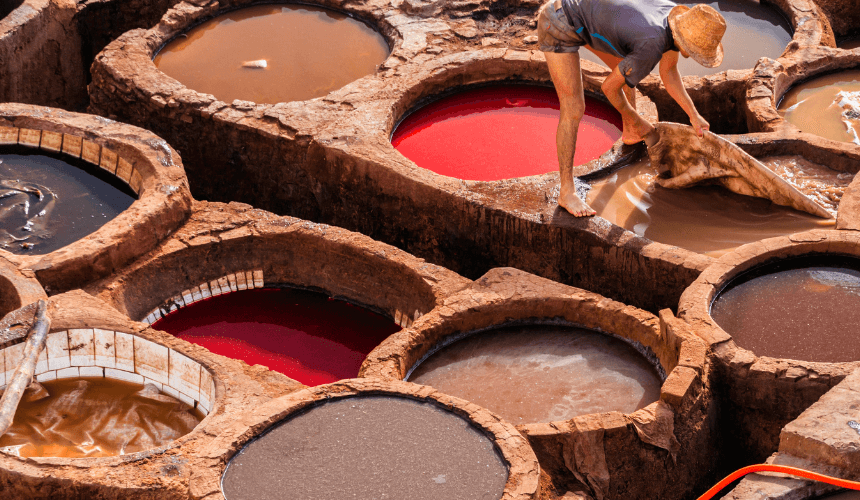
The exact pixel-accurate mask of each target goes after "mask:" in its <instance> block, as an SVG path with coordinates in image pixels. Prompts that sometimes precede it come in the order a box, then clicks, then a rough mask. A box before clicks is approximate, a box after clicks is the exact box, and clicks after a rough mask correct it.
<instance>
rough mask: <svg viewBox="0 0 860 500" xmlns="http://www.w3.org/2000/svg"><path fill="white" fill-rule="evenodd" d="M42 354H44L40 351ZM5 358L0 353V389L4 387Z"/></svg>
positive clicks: (5, 379)
mask: <svg viewBox="0 0 860 500" xmlns="http://www.w3.org/2000/svg"><path fill="white" fill-rule="evenodd" d="M42 352H45V351H44V350H42ZM7 380H8V379H7V378H6V356H5V354H4V353H2V352H0V387H2V386H4V385H6V381H7Z"/></svg>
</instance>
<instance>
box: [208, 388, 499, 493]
mask: <svg viewBox="0 0 860 500" xmlns="http://www.w3.org/2000/svg"><path fill="white" fill-rule="evenodd" d="M507 480H508V471H507V467H506V465H505V463H504V461H503V460H502V458H501V455H500V454H499V452H498V451H497V450H496V448H495V445H494V443H493V442H492V441H490V440H489V439H488V438H487V437H486V436H485V435H484V434H483V432H481V431H480V430H478V429H477V428H476V427H474V426H473V425H472V424H471V423H470V422H469V421H467V420H465V419H463V418H461V417H459V416H457V415H456V414H454V413H452V412H449V411H446V410H443V409H442V408H440V407H438V406H436V405H435V404H432V403H427V402H422V401H415V400H412V399H408V398H401V397H387V396H359V397H353V398H344V399H338V400H335V401H331V402H328V403H323V404H321V405H319V406H315V407H313V408H311V409H310V410H308V411H306V412H304V413H301V414H299V415H297V416H294V417H290V418H288V420H286V421H285V422H283V423H280V424H277V425H276V426H275V427H274V428H273V429H271V430H270V431H268V432H267V433H266V434H264V435H263V436H262V437H260V438H259V439H257V440H256V441H252V442H251V443H250V444H248V445H247V446H246V447H245V448H244V449H243V450H242V451H241V452H239V453H238V454H236V456H235V457H233V459H232V460H231V461H230V464H229V466H228V467H227V470H226V471H225V472H224V476H223V482H222V485H223V491H224V497H225V498H227V500H282V499H296V500H298V499H302V500H345V499H356V500H377V499H379V500H381V499H392V500H406V499H408V500H440V499H445V500H493V499H498V498H501V496H502V494H503V492H504V488H505V484H506V483H507Z"/></svg>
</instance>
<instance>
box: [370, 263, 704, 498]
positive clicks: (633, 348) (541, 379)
mask: <svg viewBox="0 0 860 500" xmlns="http://www.w3.org/2000/svg"><path fill="white" fill-rule="evenodd" d="M661 332H662V333H661ZM705 356H706V349H705V344H704V342H702V341H701V339H699V338H697V337H696V336H695V335H694V334H692V333H691V332H690V331H689V329H688V327H687V325H686V324H685V323H684V322H682V321H680V320H678V319H677V318H675V317H674V316H672V314H671V312H669V311H668V310H664V311H662V312H661V314H660V318H659V319H658V318H657V317H655V316H654V315H652V314H650V313H647V312H645V311H642V310H639V309H636V308H634V307H631V306H625V305H623V304H620V303H617V302H614V301H611V300H609V299H606V298H604V297H601V296H599V295H597V294H594V293H590V292H586V291H584V290H580V289H576V288H572V287H568V286H565V285H561V284H558V283H555V282H551V281H549V280H545V279H542V278H538V277H536V276H534V275H530V274H528V273H525V272H522V271H519V270H516V269H513V268H497V269H493V270H491V271H490V272H488V273H487V274H485V275H484V276H483V277H481V278H479V279H477V280H476V281H475V282H474V283H473V284H472V285H471V286H469V287H467V288H465V289H463V290H462V291H461V292H459V293H457V294H455V295H452V296H451V297H449V298H448V299H446V301H445V305H444V306H442V307H439V308H437V309H435V310H433V311H431V312H430V313H428V314H427V315H425V316H423V317H422V318H420V319H419V320H417V321H416V322H415V323H414V324H413V325H412V327H410V328H408V329H405V330H403V331H402V332H398V333H396V334H394V335H392V336H391V337H389V338H388V339H387V340H386V341H385V342H383V343H382V344H381V345H380V346H379V347H377V348H376V349H375V350H374V351H373V352H372V353H370V355H369V356H368V357H367V360H366V361H365V362H364V365H363V366H362V370H361V373H360V376H362V377H367V378H368V379H382V380H387V381H393V380H403V379H405V378H408V380H409V381H410V382H415V383H422V384H428V385H430V386H431V387H434V388H436V389H438V390H440V391H443V392H444V391H449V390H450V391H451V392H446V394H452V396H456V397H460V398H464V399H467V400H469V401H471V402H472V403H474V404H475V405H477V406H482V407H485V408H487V409H488V410H490V411H492V412H494V413H497V414H498V415H500V417H501V418H504V419H505V420H508V419H511V420H508V421H512V422H514V423H516V424H517V430H518V431H519V432H520V433H521V434H522V435H523V436H525V437H526V438H527V439H528V440H529V443H530V444H531V445H532V448H533V449H534V450H535V454H536V455H537V457H538V460H540V463H541V469H542V470H543V471H544V472H546V473H547V474H548V475H549V476H550V477H552V478H553V480H554V481H561V482H562V483H563V482H564V481H567V480H573V479H572V478H573V477H582V474H591V471H594V470H603V471H604V472H603V476H602V477H603V479H599V480H595V481H594V482H593V483H589V486H588V488H594V489H595V490H600V491H601V492H602V494H603V495H604V498H661V499H678V500H680V499H682V498H689V497H690V495H691V491H692V490H693V488H695V487H697V485H698V486H704V484H699V483H702V482H703V478H704V477H705V476H706V475H707V474H706V472H705V470H704V469H702V468H701V465H702V464H704V463H705V462H707V460H700V459H699V458H697V457H705V456H708V455H709V454H710V453H716V448H715V446H716V444H715V441H714V439H715V437H716V436H715V435H712V434H711V430H709V429H712V427H711V425H715V422H712V421H711V418H712V417H711V416H710V415H709V411H710V410H709V408H711V406H710V401H711V396H710V389H709V388H708V382H707V381H706V380H705V378H704V376H703V375H702V374H703V373H704V371H703V370H705V364H706V357H705ZM665 374H668V376H666V375H665ZM643 389H644V390H643ZM453 391H456V392H453ZM587 411H594V413H588V414H583V413H582V412H587ZM552 419H556V420H552ZM550 420H551V421H550ZM634 422H635V425H634V424H633V423H634ZM664 425H670V426H671V428H672V431H671V432H670V433H667V432H666V431H667V430H668V429H669V428H668V427H661V426H664ZM658 427H660V428H662V429H663V430H662V431H656V429H657V428H658ZM636 429H640V430H641V431H643V432H642V433H639V431H637V430H636ZM646 429H650V430H646ZM652 430H653V431H655V432H654V434H650V433H651V431H652ZM584 434H588V435H589V436H591V437H589V438H584V439H581V438H580V437H581V436H583V435H584ZM572 436H578V437H572ZM658 436H659V437H658ZM571 439H574V440H575V442H576V444H575V445H571V441H570V440H571ZM573 446H575V447H576V448H575V449H576V450H577V451H572V448H573ZM670 455H673V456H675V457H676V459H677V461H675V460H672V458H670ZM598 456H599V458H596V459H595V460H596V462H594V465H593V466H591V465H584V463H583V462H579V460H586V458H585V457H598ZM675 464H677V465H675ZM655 474H657V475H660V476H661V477H666V478H671V479H670V480H668V481H666V482H655V481H653V480H652V479H651V478H653V477H655ZM669 484H671V487H669ZM590 494H591V496H592V497H595V498H596V494H595V493H594V492H592V493H590Z"/></svg>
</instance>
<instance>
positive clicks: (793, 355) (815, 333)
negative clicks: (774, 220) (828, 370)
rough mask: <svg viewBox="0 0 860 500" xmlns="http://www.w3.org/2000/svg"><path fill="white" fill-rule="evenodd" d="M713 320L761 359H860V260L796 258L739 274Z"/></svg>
mask: <svg viewBox="0 0 860 500" xmlns="http://www.w3.org/2000/svg"><path fill="white" fill-rule="evenodd" d="M799 263H800V264H799ZM799 266H802V267H799ZM711 316H712V317H713V318H714V320H715V321H716V322H717V324H718V325H720V327H722V329H723V330H725V331H726V332H727V333H729V334H730V335H731V336H732V337H733V338H734V341H735V343H737V345H738V346H740V347H743V348H745V349H749V350H750V351H752V352H754V353H755V354H756V355H758V356H770V357H774V358H788V359H798V360H804V361H820V362H831V363H833V362H845V361H860V343H858V342H857V335H858V334H860V259H851V258H844V257H839V256H821V257H815V258H814V259H810V260H808V261H806V260H804V261H798V260H796V259H793V260H787V261H784V262H782V263H779V264H776V265H773V266H770V267H766V268H762V269H761V270H757V271H755V273H753V274H749V275H746V276H741V277H740V278H738V280H737V283H732V284H730V286H729V287H728V288H727V289H726V290H725V291H723V292H722V293H720V295H719V296H718V297H717V299H716V300H715V301H714V303H713V305H712V306H711Z"/></svg>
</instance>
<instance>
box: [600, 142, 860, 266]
mask: <svg viewBox="0 0 860 500" xmlns="http://www.w3.org/2000/svg"><path fill="white" fill-rule="evenodd" d="M763 163H765V165H767V166H768V167H770V168H772V169H774V168H775V169H776V170H777V171H779V169H783V170H786V171H790V172H792V175H793V178H787V179H786V180H788V181H789V182H793V183H794V184H795V186H796V187H799V188H800V189H801V191H804V190H807V191H811V190H814V188H815V186H818V185H821V184H822V183H823V184H827V182H826V181H824V180H822V179H820V178H819V177H822V178H825V179H832V178H833V177H834V175H835V178H836V179H837V180H839V185H838V186H833V185H830V186H828V189H827V191H826V193H825V194H822V195H816V199H819V198H821V199H828V200H829V199H830V197H831V196H832V197H833V198H834V199H835V200H837V202H838V199H839V198H840V197H841V196H842V191H843V190H844V186H847V184H848V183H850V181H851V176H850V175H844V174H843V178H841V179H840V177H839V175H840V174H839V173H838V172H833V171H831V170H829V169H826V167H821V166H815V165H814V164H811V163H809V162H805V161H804V160H800V159H797V160H795V159H789V161H786V160H785V159H783V158H779V157H775V158H771V159H766V160H765V161H763ZM775 165H777V166H778V167H775ZM809 169H811V170H813V171H815V172H816V174H815V175H813V176H808V177H807V176H805V175H804V174H803V172H804V171H805V170H809ZM656 176H657V170H656V169H655V168H654V167H652V166H651V163H650V162H649V161H648V160H647V159H646V160H642V161H640V162H637V163H635V164H633V165H630V166H628V167H625V168H622V169H621V170H619V171H617V172H614V173H613V174H611V175H609V176H608V177H606V178H603V179H599V180H597V181H595V182H594V183H593V184H592V187H591V191H590V192H589V193H588V197H587V198H586V201H587V203H588V204H589V205H590V206H591V207H592V208H593V209H594V210H595V211H597V215H599V216H600V217H603V218H604V219H606V220H608V221H610V222H612V223H613V224H616V225H618V226H621V227H623V228H625V229H628V230H630V231H632V232H634V233H636V234H637V235H639V236H643V237H645V238H648V239H650V240H653V241H659V242H660V243H666V244H669V245H675V246H678V247H681V248H686V249H687V250H692V251H694V252H698V253H702V254H705V255H710V256H712V257H719V256H721V255H723V254H725V253H727V252H730V251H731V250H733V249H735V248H737V247H739V246H740V245H743V244H746V243H751V242H753V241H759V240H762V239H765V238H771V237H774V236H782V235H786V234H792V233H797V232H801V231H807V230H810V229H821V228H833V227H834V225H833V221H825V220H822V219H820V218H818V217H815V216H812V215H809V214H805V213H803V212H798V211H796V210H793V209H791V208H787V207H781V206H778V205H774V204H773V203H771V202H770V201H769V200H765V199H763V198H753V197H750V196H742V195H739V194H735V193H732V192H731V191H729V190H728V189H725V188H723V187H719V186H697V187H693V188H688V189H665V188H662V187H660V186H658V185H656V184H655V179H656ZM825 206H827V205H825ZM833 208H834V209H835V208H836V207H835V206H833Z"/></svg>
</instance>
